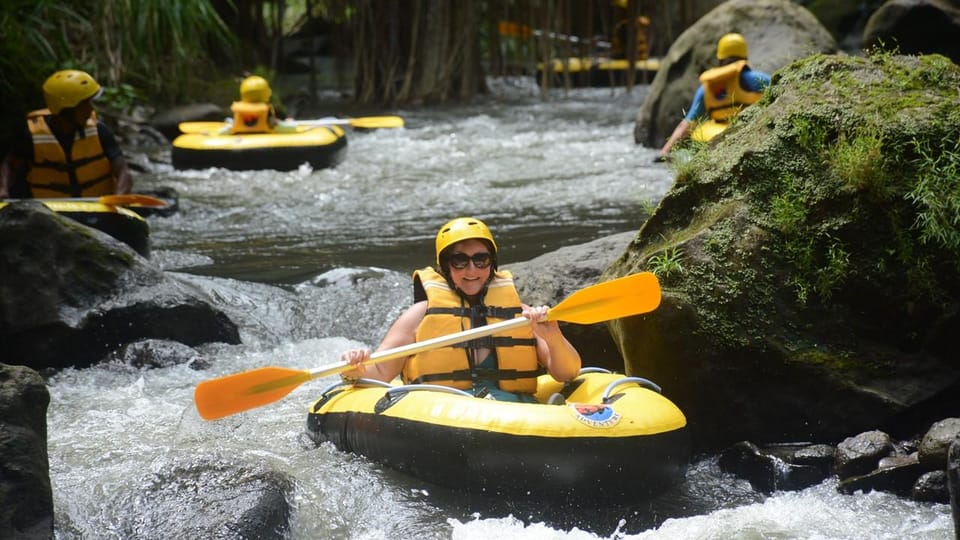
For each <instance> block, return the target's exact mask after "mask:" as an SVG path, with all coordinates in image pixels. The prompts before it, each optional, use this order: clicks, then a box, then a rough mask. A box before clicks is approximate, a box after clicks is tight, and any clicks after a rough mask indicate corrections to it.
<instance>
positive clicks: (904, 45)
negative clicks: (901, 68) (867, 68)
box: [863, 0, 960, 64]
mask: <svg viewBox="0 0 960 540" xmlns="http://www.w3.org/2000/svg"><path fill="white" fill-rule="evenodd" d="M958 34H960V5H958V4H957V2H956V1H951V0H889V1H888V2H886V3H884V4H883V5H882V6H880V8H879V9H877V10H876V11H875V12H874V13H873V14H872V15H871V16H870V19H869V20H868V21H867V24H866V27H865V28H864V29H863V48H864V49H869V48H871V47H874V46H880V47H885V48H892V47H895V48H896V49H897V51H898V52H900V53H902V54H934V53H937V54H942V55H944V56H946V57H948V58H950V59H951V60H953V62H954V63H956V64H960V43H958V42H957V38H956V36H957V35H958Z"/></svg>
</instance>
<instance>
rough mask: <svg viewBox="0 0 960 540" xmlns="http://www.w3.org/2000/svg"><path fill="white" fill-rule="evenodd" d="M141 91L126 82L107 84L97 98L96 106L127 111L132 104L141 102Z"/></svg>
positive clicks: (131, 107) (142, 99)
mask: <svg viewBox="0 0 960 540" xmlns="http://www.w3.org/2000/svg"><path fill="white" fill-rule="evenodd" d="M143 102H144V98H143V93H142V92H141V91H139V90H137V89H136V88H134V87H132V86H130V85H129V84H127V83H120V84H118V85H116V86H107V87H104V89H103V95H101V96H100V98H99V99H98V100H97V106H98V107H101V106H102V107H105V108H107V109H111V110H115V111H120V112H124V113H129V112H130V110H131V109H133V107H134V106H136V105H138V104H140V103H143Z"/></svg>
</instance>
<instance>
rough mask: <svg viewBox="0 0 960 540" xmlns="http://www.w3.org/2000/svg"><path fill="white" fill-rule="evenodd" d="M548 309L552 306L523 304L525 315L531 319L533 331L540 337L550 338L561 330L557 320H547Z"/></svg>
mask: <svg viewBox="0 0 960 540" xmlns="http://www.w3.org/2000/svg"><path fill="white" fill-rule="evenodd" d="M548 311H550V308H549V307H547V306H528V305H526V304H524V305H523V311H522V313H523V316H524V317H526V318H527V319H529V320H530V323H531V325H530V326H531V327H532V328H533V333H534V334H535V335H536V336H537V337H539V338H543V339H548V338H550V337H552V336H554V335H556V334H557V333H559V332H560V325H559V324H557V321H548V320H547V312H548Z"/></svg>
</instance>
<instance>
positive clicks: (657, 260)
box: [647, 246, 683, 279]
mask: <svg viewBox="0 0 960 540" xmlns="http://www.w3.org/2000/svg"><path fill="white" fill-rule="evenodd" d="M682 259H683V253H682V252H681V251H680V248H678V247H677V246H674V247H672V248H669V249H666V250H664V251H663V252H662V253H660V254H659V255H654V256H653V257H650V260H649V261H647V264H648V267H649V268H650V271H651V272H653V273H654V274H656V275H657V276H659V277H661V278H664V279H666V278H669V277H670V276H672V275H675V274H681V273H683V266H682V265H681V264H680V261H681V260H682Z"/></svg>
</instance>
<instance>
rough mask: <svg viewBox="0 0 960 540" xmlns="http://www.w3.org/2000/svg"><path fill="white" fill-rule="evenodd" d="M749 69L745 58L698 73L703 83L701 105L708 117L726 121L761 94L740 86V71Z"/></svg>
mask: <svg viewBox="0 0 960 540" xmlns="http://www.w3.org/2000/svg"><path fill="white" fill-rule="evenodd" d="M744 69H750V67H749V66H748V65H747V61H746V60H740V61H737V62H734V63H732V64H727V65H725V66H720V67H715V68H713V69H708V70H707V71H704V72H703V73H702V74H701V75H700V82H701V83H702V84H703V105H704V107H706V109H707V114H709V115H710V118H712V119H714V120H716V121H717V122H726V121H728V120H730V118H732V117H733V116H735V115H736V114H737V113H738V112H740V109H742V108H743V107H746V106H747V105H751V104H753V103H755V102H756V101H757V100H758V99H760V97H761V96H762V95H763V93H762V92H752V91H750V90H746V89H744V88H743V87H741V86H740V73H741V72H743V70H744Z"/></svg>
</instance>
